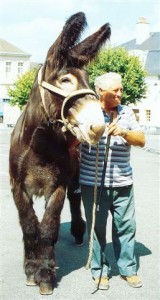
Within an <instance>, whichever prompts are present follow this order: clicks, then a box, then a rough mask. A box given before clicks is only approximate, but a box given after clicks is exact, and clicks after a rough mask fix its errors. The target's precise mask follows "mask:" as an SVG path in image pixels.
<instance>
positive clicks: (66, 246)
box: [56, 222, 152, 282]
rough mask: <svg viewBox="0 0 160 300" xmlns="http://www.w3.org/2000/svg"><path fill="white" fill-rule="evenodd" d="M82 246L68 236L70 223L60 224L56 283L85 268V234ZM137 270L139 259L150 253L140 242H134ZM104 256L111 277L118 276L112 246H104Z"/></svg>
mask: <svg viewBox="0 0 160 300" xmlns="http://www.w3.org/2000/svg"><path fill="white" fill-rule="evenodd" d="M84 242H85V243H84V245H83V246H81V247H78V246H76V245H75V244H74V238H73V237H72V236H71V234H70V223H69V222H67V223H62V224H61V227H60V234H59V240H58V242H57V244H56V263H57V281H58V282H59V281H61V278H62V277H64V276H66V275H68V274H69V273H71V272H72V271H75V270H78V269H80V268H82V267H85V265H86V263H87V259H88V255H89V249H88V240H87V236H86V234H85V237H84ZM135 253H136V258H137V264H138V268H139V266H140V257H141V256H146V255H150V254H151V253H152V252H151V251H150V250H149V249H148V248H147V247H145V245H143V244H142V243H140V242H136V248H135ZM106 256H107V259H108V261H109V262H110V264H111V270H112V271H111V276H116V275H119V270H118V267H117V264H116V261H115V257H114V251H113V245H112V243H111V242H110V243H108V244H107V246H106Z"/></svg>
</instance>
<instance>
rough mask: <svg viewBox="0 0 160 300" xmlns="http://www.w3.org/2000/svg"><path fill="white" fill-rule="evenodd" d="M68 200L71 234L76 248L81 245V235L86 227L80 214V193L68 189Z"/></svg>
mask: <svg viewBox="0 0 160 300" xmlns="http://www.w3.org/2000/svg"><path fill="white" fill-rule="evenodd" d="M67 195H68V199H69V203H70V211H71V218H72V221H71V234H72V235H73V236H74V237H75V243H76V245H77V246H81V245H82V244H83V235H84V233H85V230H86V225H85V222H84V220H83V219H82V214H81V193H80V192H78V191H73V190H72V189H71V190H70V189H68V194H67Z"/></svg>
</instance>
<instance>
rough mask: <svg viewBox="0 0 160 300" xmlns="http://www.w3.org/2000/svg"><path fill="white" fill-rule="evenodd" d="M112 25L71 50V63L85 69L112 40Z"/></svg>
mask: <svg viewBox="0 0 160 300" xmlns="http://www.w3.org/2000/svg"><path fill="white" fill-rule="evenodd" d="M110 35H111V28H110V24H109V23H106V24H104V25H103V26H102V27H101V28H100V29H99V30H98V31H96V32H95V33H93V34H92V35H90V36H89V37H87V38H86V39H85V40H83V41H82V42H81V43H79V44H78V45H76V46H75V47H73V48H72V49H71V50H70V55H71V61H72V63H74V64H76V65H77V66H78V67H83V66H84V65H86V64H87V63H88V62H90V61H91V60H93V59H94V58H95V57H96V55H97V54H98V52H99V50H100V48H101V47H102V46H103V45H104V43H105V42H106V41H107V40H108V39H109V38H110Z"/></svg>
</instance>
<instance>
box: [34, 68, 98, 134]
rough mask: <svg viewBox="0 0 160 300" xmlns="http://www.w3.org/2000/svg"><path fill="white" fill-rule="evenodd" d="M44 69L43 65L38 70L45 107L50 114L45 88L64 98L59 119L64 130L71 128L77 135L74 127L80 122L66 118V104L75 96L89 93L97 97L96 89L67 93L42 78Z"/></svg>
mask: <svg viewBox="0 0 160 300" xmlns="http://www.w3.org/2000/svg"><path fill="white" fill-rule="evenodd" d="M42 69H43V67H41V68H40V70H39V72H38V85H39V89H40V94H41V98H42V103H43V106H44V109H45V111H46V113H47V115H48V117H49V118H50V116H49V113H48V110H47V108H46V104H45V95H44V94H45V89H46V90H48V91H51V92H53V93H54V94H55V95H58V96H60V97H61V98H62V99H64V101H63V104H62V108H61V119H58V120H57V121H59V122H61V123H62V124H63V127H62V131H63V132H65V131H67V130H70V131H71V133H72V134H73V135H74V136H75V135H76V134H75V132H74V127H75V125H78V122H75V123H70V122H69V121H68V120H67V119H66V113H65V112H66V106H69V103H70V102H72V103H73V102H74V101H73V99H74V97H76V98H77V96H85V95H87V94H89V95H94V96H95V97H96V98H97V95H96V94H95V92H94V91H92V90H90V89H80V90H76V91H73V92H71V93H67V92H65V91H63V90H61V89H60V88H57V87H55V86H54V85H52V84H50V83H48V82H46V81H44V80H43V79H42Z"/></svg>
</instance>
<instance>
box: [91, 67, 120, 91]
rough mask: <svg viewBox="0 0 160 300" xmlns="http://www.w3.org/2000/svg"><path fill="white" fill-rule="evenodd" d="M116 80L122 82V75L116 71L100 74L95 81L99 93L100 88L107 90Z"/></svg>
mask: <svg viewBox="0 0 160 300" xmlns="http://www.w3.org/2000/svg"><path fill="white" fill-rule="evenodd" d="M114 80H116V81H119V82H120V83H122V77H121V75H120V74H118V73H115V72H109V73H105V74H103V75H101V76H98V77H97V78H96V79H95V82H94V85H95V90H96V93H97V94H99V89H100V88H101V89H102V90H107V89H108V88H109V86H110V85H111V84H112V82H113V81H114Z"/></svg>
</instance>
